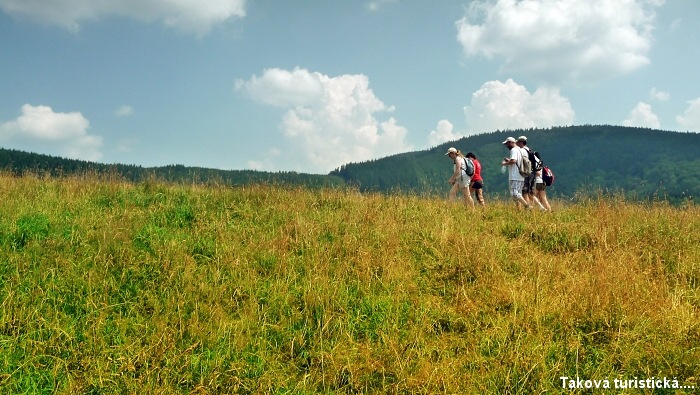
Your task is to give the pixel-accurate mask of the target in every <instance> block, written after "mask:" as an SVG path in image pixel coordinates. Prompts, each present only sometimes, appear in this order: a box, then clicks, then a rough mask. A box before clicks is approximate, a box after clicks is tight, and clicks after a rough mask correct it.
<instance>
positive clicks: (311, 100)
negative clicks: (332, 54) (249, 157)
mask: <svg viewBox="0 0 700 395" xmlns="http://www.w3.org/2000/svg"><path fill="white" fill-rule="evenodd" d="M236 89H237V90H239V91H244V92H246V93H247V94H249V95H250V96H251V97H252V98H253V99H255V100H256V101H258V102H260V103H264V104H267V105H271V106H276V107H280V108H284V109H286V113H285V114H284V116H283V117H282V120H281V124H280V125H281V129H282V131H283V132H284V135H285V137H286V138H287V140H288V141H289V143H290V145H289V148H291V149H292V150H293V151H294V152H296V153H298V155H297V156H295V155H294V154H293V153H291V152H287V153H286V154H285V155H286V157H287V158H288V159H286V161H287V162H289V163H296V164H297V168H298V170H301V171H306V172H313V173H319V172H321V173H325V172H328V171H330V170H333V169H335V168H337V167H338V166H340V165H343V164H346V163H349V162H359V161H364V160H368V159H373V158H376V157H380V156H386V155H391V154H395V153H399V152H404V151H409V150H411V149H413V147H412V146H411V145H409V144H407V143H406V141H405V138H406V133H407V131H406V129H405V128H404V127H402V126H400V125H399V124H398V123H397V121H396V120H395V119H394V118H393V117H389V118H388V119H384V120H381V119H379V118H378V117H379V115H381V114H383V113H387V112H391V110H392V108H391V107H388V106H386V105H385V104H384V103H383V102H382V101H381V100H379V99H378V98H377V97H376V96H375V95H374V92H373V91H372V90H371V89H370V88H369V79H368V78H367V77H366V76H364V75H348V74H346V75H341V76H337V77H330V76H327V75H324V74H321V73H318V72H311V71H308V70H305V69H300V68H296V69H294V70H292V71H288V70H282V69H267V70H264V72H263V74H262V76H260V77H258V76H253V77H252V78H250V79H249V80H247V81H242V80H238V81H236ZM256 165H259V164H256Z"/></svg>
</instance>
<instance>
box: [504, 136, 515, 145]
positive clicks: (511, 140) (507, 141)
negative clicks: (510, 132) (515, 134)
mask: <svg viewBox="0 0 700 395" xmlns="http://www.w3.org/2000/svg"><path fill="white" fill-rule="evenodd" d="M514 142H515V139H514V138H512V137H508V138H507V139H506V141H504V142H503V144H505V143H514Z"/></svg>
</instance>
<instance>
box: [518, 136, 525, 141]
mask: <svg viewBox="0 0 700 395" xmlns="http://www.w3.org/2000/svg"><path fill="white" fill-rule="evenodd" d="M518 141H527V137H525V136H520V137H518Z"/></svg>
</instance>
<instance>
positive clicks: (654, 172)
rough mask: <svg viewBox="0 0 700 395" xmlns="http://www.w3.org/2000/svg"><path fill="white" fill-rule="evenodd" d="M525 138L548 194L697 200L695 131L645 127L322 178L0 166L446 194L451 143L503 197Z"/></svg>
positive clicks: (477, 148) (47, 163)
mask: <svg viewBox="0 0 700 395" xmlns="http://www.w3.org/2000/svg"><path fill="white" fill-rule="evenodd" d="M521 135H525V136H527V137H528V145H529V146H530V147H531V148H533V149H534V150H535V151H537V152H539V153H540V154H541V155H542V158H543V160H544V162H545V164H546V165H547V166H549V167H551V168H552V170H553V171H554V172H555V175H556V181H555V184H554V185H553V186H552V187H551V188H550V189H549V193H550V195H552V196H556V197H565V198H570V197H573V196H574V195H575V194H576V193H584V194H585V193H597V191H603V192H623V193H624V194H625V195H627V196H629V197H635V198H642V199H646V198H650V197H653V196H659V197H661V198H668V199H669V200H672V201H684V200H689V199H691V200H692V199H694V198H695V197H697V196H700V152H699V151H698V148H700V134H699V133H679V132H669V131H661V130H653V129H647V128H634V127H622V126H606V125H582V126H567V127H554V128H547V129H519V130H509V131H496V132H491V133H483V134H479V135H474V136H469V137H464V138H461V139H459V140H457V141H451V142H446V143H443V144H440V145H438V146H436V147H433V148H430V149H427V150H421V151H413V152H406V153H402V154H396V155H392V156H388V157H385V158H381V159H375V160H370V161H366V162H361V163H348V164H346V165H343V166H341V167H340V168H338V169H336V170H334V171H332V172H330V173H329V174H327V175H317V174H304V173H296V172H261V171H254V170H218V169H208V168H200V167H187V166H183V165H169V166H162V167H151V168H145V167H141V166H135V165H122V164H100V163H95V162H87V161H82V160H75V159H65V158H60V157H54V156H49V155H42V154H35V153H28V152H24V151H17V150H9V149H3V148H0V169H4V170H6V171H11V172H13V173H15V174H22V173H24V172H27V171H28V172H33V173H45V174H50V175H53V176H59V175H70V174H76V173H84V172H96V173H109V174H116V175H119V176H120V177H123V178H124V179H126V180H129V181H136V182H138V181H142V180H146V179H149V178H152V177H155V178H156V179H160V180H164V181H172V182H195V183H220V184H226V185H245V184H251V183H271V184H278V185H290V186H309V187H325V186H333V187H342V186H346V185H348V186H352V187H356V188H358V189H359V190H360V191H369V192H382V193H386V192H396V191H400V192H407V193H417V194H429V195H443V196H444V194H446V192H447V190H448V189H449V185H447V184H446V180H447V179H448V178H449V177H450V175H451V171H452V168H451V165H452V164H451V163H450V161H449V159H448V158H447V157H445V156H444V153H445V152H446V151H447V148H449V147H451V146H454V147H456V148H457V149H460V150H461V151H462V152H463V153H465V154H466V153H467V152H473V153H474V154H476V156H477V157H478V158H479V161H480V162H481V164H482V167H483V169H482V175H483V177H484V181H485V185H486V186H485V191H486V193H487V197H488V195H489V194H491V195H492V196H493V195H495V194H498V195H501V196H504V194H505V192H506V190H507V177H506V176H505V175H503V174H501V168H500V162H501V160H502V159H503V158H504V157H505V156H506V155H507V150H506V149H505V148H504V146H503V145H502V142H503V141H504V140H505V139H506V138H507V137H509V136H512V137H516V138H517V137H518V136H521Z"/></svg>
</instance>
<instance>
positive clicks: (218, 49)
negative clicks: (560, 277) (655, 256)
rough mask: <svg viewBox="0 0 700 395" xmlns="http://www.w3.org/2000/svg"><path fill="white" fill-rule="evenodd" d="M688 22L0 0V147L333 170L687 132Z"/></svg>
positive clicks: (417, 5)
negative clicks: (487, 135)
mask: <svg viewBox="0 0 700 395" xmlns="http://www.w3.org/2000/svg"><path fill="white" fill-rule="evenodd" d="M699 20H700V1H698V0H665V1H664V0H473V1H469V0H459V1H458V0H442V1H439V2H438V1H428V0H413V1H407V0H374V1H371V0H358V1H321V0H306V1H301V0H299V1H295V0H289V1H274V0H260V1H258V0H139V1H134V0H0V57H1V59H2V61H1V62H0V75H2V78H0V146H2V147H4V148H13V149H21V150H26V151H32V152H39V153H44V154H50V155H59V156H64V157H70V158H77V159H83V160H90V161H98V162H102V163H124V164H136V165H141V166H148V167H150V166H162V165H169V164H184V165H187V166H200V167H211V168H218V169H256V170H264V171H279V170H282V171H299V172H308V173H327V172H329V171H331V170H333V169H334V168H336V167H338V166H340V165H342V164H345V163H348V162H360V161H365V160H369V159H375V158H380V157H383V156H387V155H391V154H395V153H400V152H406V151H413V150H421V149H426V148H429V147H432V146H435V145H438V144H440V143H442V142H445V141H451V140H455V139H458V138H461V137H463V136H467V135H473V134H478V133H484V132H491V131H495V130H504V129H516V128H530V127H550V126H563V125H582V124H612V125H632V126H643V127H650V128H658V129H663V130H674V131H682V132H685V131H693V132H698V131H700V73H698V71H697V69H698V64H700V25H698V23H697V21H699ZM462 148H465V149H468V147H462Z"/></svg>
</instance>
